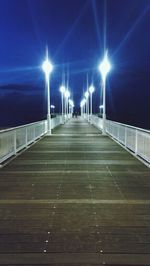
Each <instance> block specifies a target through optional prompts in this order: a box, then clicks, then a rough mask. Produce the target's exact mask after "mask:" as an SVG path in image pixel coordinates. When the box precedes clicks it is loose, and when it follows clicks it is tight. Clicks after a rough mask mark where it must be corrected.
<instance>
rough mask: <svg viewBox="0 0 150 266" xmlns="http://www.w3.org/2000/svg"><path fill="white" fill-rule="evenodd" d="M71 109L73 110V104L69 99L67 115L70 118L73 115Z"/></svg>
mask: <svg viewBox="0 0 150 266" xmlns="http://www.w3.org/2000/svg"><path fill="white" fill-rule="evenodd" d="M73 108H74V103H73V101H72V100H71V99H69V115H70V116H71V115H72V114H73Z"/></svg>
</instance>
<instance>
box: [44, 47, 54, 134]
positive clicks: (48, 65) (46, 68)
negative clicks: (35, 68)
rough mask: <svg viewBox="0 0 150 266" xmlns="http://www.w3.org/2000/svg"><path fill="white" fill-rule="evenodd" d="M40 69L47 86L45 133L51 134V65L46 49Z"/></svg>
mask: <svg viewBox="0 0 150 266" xmlns="http://www.w3.org/2000/svg"><path fill="white" fill-rule="evenodd" d="M42 69H43V71H44V73H45V84H46V86H47V134H48V135H51V113H50V73H51V72H52V70H53V65H52V64H51V62H50V61H49V59H48V50H46V59H45V61H44V62H43V64H42Z"/></svg>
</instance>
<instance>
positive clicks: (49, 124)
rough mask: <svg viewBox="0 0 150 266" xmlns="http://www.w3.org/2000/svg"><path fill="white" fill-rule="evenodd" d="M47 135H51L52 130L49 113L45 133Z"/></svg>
mask: <svg viewBox="0 0 150 266" xmlns="http://www.w3.org/2000/svg"><path fill="white" fill-rule="evenodd" d="M46 135H48V136H50V135H52V130H51V115H50V114H48V115H47V134H46Z"/></svg>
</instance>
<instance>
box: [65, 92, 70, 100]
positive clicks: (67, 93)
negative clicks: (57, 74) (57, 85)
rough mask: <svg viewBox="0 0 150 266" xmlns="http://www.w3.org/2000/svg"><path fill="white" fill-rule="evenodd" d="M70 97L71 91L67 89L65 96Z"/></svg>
mask: <svg viewBox="0 0 150 266" xmlns="http://www.w3.org/2000/svg"><path fill="white" fill-rule="evenodd" d="M69 97H70V92H69V91H68V90H67V91H65V98H67V99H68V98H69Z"/></svg>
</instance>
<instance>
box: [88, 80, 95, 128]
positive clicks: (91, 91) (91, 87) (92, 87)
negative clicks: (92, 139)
mask: <svg viewBox="0 0 150 266" xmlns="http://www.w3.org/2000/svg"><path fill="white" fill-rule="evenodd" d="M94 90H95V89H94V86H93V85H91V86H90V88H89V92H90V107H91V109H90V117H91V124H92V113H93V110H92V94H93V92H94Z"/></svg>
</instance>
